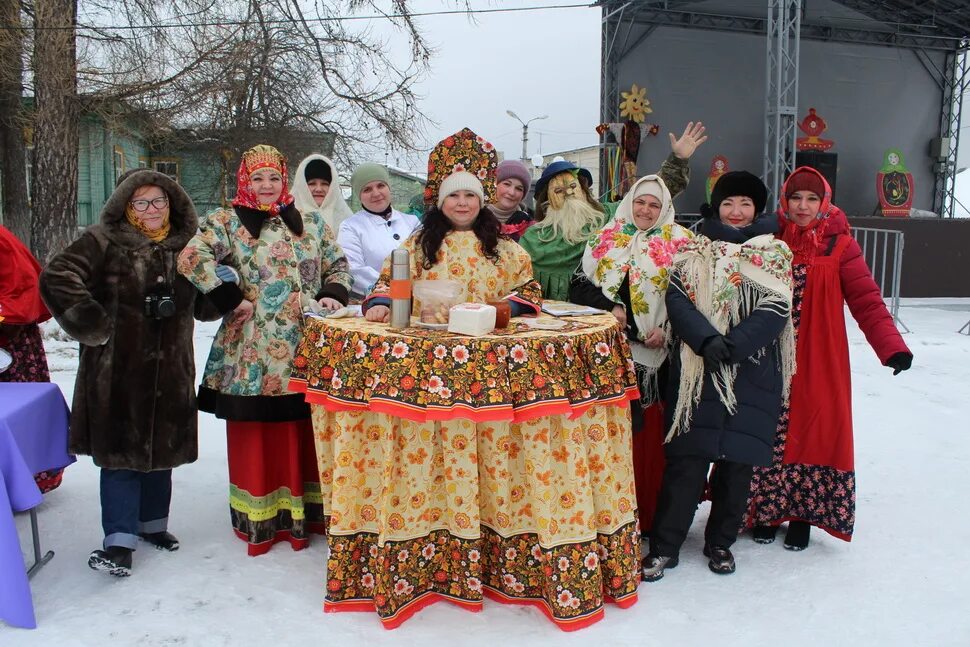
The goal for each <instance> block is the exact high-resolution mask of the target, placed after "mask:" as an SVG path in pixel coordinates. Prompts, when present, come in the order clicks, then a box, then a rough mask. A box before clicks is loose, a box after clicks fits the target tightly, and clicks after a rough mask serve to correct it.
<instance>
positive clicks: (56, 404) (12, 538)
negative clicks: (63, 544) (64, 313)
mask: <svg viewBox="0 0 970 647" xmlns="http://www.w3.org/2000/svg"><path fill="white" fill-rule="evenodd" d="M68 420H69V411H68V408H67V403H65V402H64V396H63V395H61V391H60V389H59V388H58V386H57V385H56V384H52V383H49V382H45V383H5V384H0V573H2V576H0V620H3V621H4V622H6V623H7V624H9V625H12V626H15V627H23V628H27V629H33V628H35V627H36V626H37V621H36V619H35V617H34V604H33V599H32V597H31V594H30V584H29V578H30V577H32V576H33V575H34V574H35V573H36V572H37V571H38V570H39V569H40V568H41V567H42V566H43V565H44V564H46V563H47V562H48V561H50V559H51V558H52V557H53V556H54V553H53V552H52V551H48V552H47V554H45V555H42V553H41V550H40V537H39V531H38V525H37V510H36V508H37V506H38V505H40V503H41V502H42V501H43V500H44V497H43V495H42V494H41V492H40V489H38V487H37V484H36V483H35V482H34V474H37V473H38V472H43V471H45V470H55V469H60V468H62V467H67V466H68V465H70V464H71V463H73V462H74V460H75V459H74V457H73V456H71V455H70V454H68V453H67V433H68ZM7 510H9V511H10V513H9V514H7ZM28 510H29V511H30V512H29V514H30V525H31V533H32V536H33V552H34V563H33V564H32V565H31V566H30V567H29V568H26V567H25V564H24V556H23V553H22V552H21V550H20V538H19V537H18V535H17V526H16V523H15V522H14V513H16V512H24V511H28Z"/></svg>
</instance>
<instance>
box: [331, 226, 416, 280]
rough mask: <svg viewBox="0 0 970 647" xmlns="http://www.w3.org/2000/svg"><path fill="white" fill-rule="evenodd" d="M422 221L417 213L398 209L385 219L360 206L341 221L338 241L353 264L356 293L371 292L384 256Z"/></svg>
mask: <svg viewBox="0 0 970 647" xmlns="http://www.w3.org/2000/svg"><path fill="white" fill-rule="evenodd" d="M420 224H421V222H420V221H419V220H418V218H417V216H412V215H411V214H409V213H401V212H400V211H398V210H397V209H394V210H392V211H391V216H390V218H388V219H387V220H386V221H385V220H384V219H383V218H382V217H380V216H375V215H374V214H372V213H370V212H369V211H365V210H363V209H361V210H360V211H358V212H357V213H355V214H354V215H352V216H351V217H349V218H347V219H346V220H344V221H343V223H341V225H340V232H339V233H338V234H337V242H338V243H339V244H340V247H341V248H342V249H343V250H344V255H345V256H346V257H347V262H348V263H349V264H350V274H351V276H353V277H354V287H353V289H352V292H353V294H354V295H356V296H367V294H369V293H370V289H371V287H372V286H373V285H374V283H376V282H377V277H378V275H379V274H380V272H381V266H382V265H383V264H384V259H386V258H387V257H388V255H389V254H390V253H391V252H392V251H394V250H395V249H397V248H398V247H399V246H400V245H401V243H403V242H404V241H405V240H407V237H408V236H410V235H411V232H413V231H414V230H415V229H417V227H418V225H420ZM395 235H396V236H397V237H396V238H395Z"/></svg>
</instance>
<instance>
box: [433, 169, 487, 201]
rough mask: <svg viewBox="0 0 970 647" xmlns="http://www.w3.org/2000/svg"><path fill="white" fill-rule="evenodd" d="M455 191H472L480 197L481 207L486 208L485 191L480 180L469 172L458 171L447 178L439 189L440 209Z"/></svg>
mask: <svg viewBox="0 0 970 647" xmlns="http://www.w3.org/2000/svg"><path fill="white" fill-rule="evenodd" d="M455 191H471V192H472V193H474V194H475V195H477V196H478V199H479V201H480V202H481V206H483V207H484V206H485V190H484V189H482V183H481V182H479V180H478V178H477V177H475V176H474V175H472V174H471V173H469V172H468V171H458V172H457V173H452V174H451V175H449V176H448V177H446V178H445V180H444V182H442V183H441V187H440V188H439V189H438V203H437V204H438V208H439V209H440V208H441V205H443V204H444V203H445V198H447V197H448V196H449V195H451V194H452V193H454V192H455Z"/></svg>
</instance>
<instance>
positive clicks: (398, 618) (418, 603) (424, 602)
mask: <svg viewBox="0 0 970 647" xmlns="http://www.w3.org/2000/svg"><path fill="white" fill-rule="evenodd" d="M436 602H450V603H451V604H454V605H456V606H459V607H461V608H463V609H465V610H466V611H471V612H472V613H478V612H479V611H481V610H482V601H481V600H475V601H473V600H462V599H461V598H455V597H452V596H450V595H445V594H444V593H439V592H437V591H428V592H426V593H422V594H421V595H419V596H418V597H416V598H414V599H413V600H411V601H410V602H408V603H407V604H405V605H404V606H402V607H401V608H400V609H398V610H397V612H396V613H395V614H394V615H391V616H388V617H386V618H381V619H380V620H381V624H382V625H383V626H384V628H385V629H397V628H398V627H400V626H401V625H402V624H404V623H405V622H406V621H407V620H409V619H410V618H411V617H412V616H413V615H414V614H416V613H417V612H418V611H421V610H422V609H424V608H425V607H429V606H431V605H432V604H435V603H436ZM376 610H377V608H376V607H375V606H374V601H373V600H372V599H369V598H368V599H365V600H344V601H342V602H331V601H329V600H324V601H323V612H324V613H354V612H362V611H367V612H370V613H373V612H375V611H376Z"/></svg>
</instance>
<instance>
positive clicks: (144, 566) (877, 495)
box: [0, 299, 970, 647]
mask: <svg viewBox="0 0 970 647" xmlns="http://www.w3.org/2000/svg"><path fill="white" fill-rule="evenodd" d="M900 315H901V318H902V320H903V322H904V323H905V324H906V325H907V326H908V327H909V328H910V329H911V330H912V333H911V334H909V335H907V336H906V340H907V342H908V343H909V345H910V347H911V348H912V350H913V352H914V354H915V356H916V359H915V364H914V367H913V369H912V370H910V371H909V372H907V373H903V374H902V375H900V376H898V377H893V376H892V372H891V370H890V369H887V368H884V367H882V366H880V365H879V363H878V361H877V360H876V358H875V355H874V354H873V353H872V351H871V350H870V349H869V348H868V346H867V345H866V343H865V340H864V339H863V337H862V335H861V333H860V332H859V331H858V329H857V328H856V327H855V326H854V325H853V324H851V323H850V343H851V353H852V367H853V388H854V394H855V399H854V402H855V424H856V462H857V465H856V467H857V472H858V486H859V491H858V517H857V524H856V536H855V540H854V541H853V542H852V543H851V544H846V543H843V542H840V541H837V540H834V539H832V538H830V537H828V536H825V535H823V534H821V533H815V534H813V537H812V544H811V546H810V548H809V550H807V551H805V552H802V553H791V552H788V551H786V550H784V549H783V548H782V546H781V542H780V541H778V542H776V543H775V544H772V545H770V546H758V545H756V544H754V543H753V542H752V541H751V540H750V539H749V538H748V537H746V536H745V537H742V538H741V539H740V540H739V541H738V543H737V544H736V547H735V554H736V557H737V561H738V571H737V573H736V574H735V575H733V576H730V577H719V576H716V575H714V574H712V573H711V572H709V571H708V570H707V565H706V559H705V558H704V557H702V555H701V546H702V533H703V523H704V520H705V519H706V517H707V506H706V505H705V506H703V507H702V508H701V510H700V511H699V513H698V515H697V519H696V521H695V525H694V527H693V529H692V530H691V535H690V537H689V539H688V541H687V544H686V545H685V547H684V550H683V552H682V554H681V565H680V566H679V567H678V568H677V569H676V570H674V571H671V572H670V573H669V574H668V575H667V577H665V578H664V579H663V580H662V581H660V582H657V583H653V584H643V585H641V587H640V601H639V603H638V604H637V605H636V606H634V607H633V608H631V609H627V610H620V609H616V608H614V607H608V608H607V611H606V617H605V619H604V620H603V621H602V622H600V623H598V624H597V625H594V626H592V627H590V628H588V629H585V630H582V631H579V632H576V633H568V634H567V633H563V632H561V631H559V630H558V629H557V628H555V627H554V626H553V625H552V624H551V623H550V622H549V621H548V620H546V618H545V617H544V616H542V615H541V614H540V613H539V612H538V611H536V610H534V609H530V608H524V607H513V606H505V605H502V604H499V603H495V602H491V601H487V600H486V602H485V609H484V611H483V612H482V613H479V614H473V613H469V612H466V611H462V610H460V609H458V608H456V607H454V606H451V605H448V604H437V605H434V606H432V607H430V608H428V609H426V610H424V611H422V612H420V613H419V614H418V615H416V616H415V617H414V618H412V619H411V620H410V621H408V622H407V623H405V624H404V625H403V626H402V627H401V628H399V629H396V630H394V631H386V630H384V629H383V628H382V627H381V626H380V624H379V622H378V620H377V616H376V615H375V614H370V613H352V614H324V613H323V611H322V604H323V595H324V581H325V579H324V577H325V568H326V559H325V558H326V547H325V545H324V542H323V541H322V539H317V541H316V542H314V543H313V544H312V546H311V547H310V548H309V549H307V550H305V551H302V552H293V551H292V550H290V548H289V547H288V546H286V545H277V546H276V547H275V548H274V549H273V550H271V551H270V552H269V553H268V554H267V555H264V556H261V557H257V558H250V557H247V556H246V549H245V546H244V545H243V544H242V543H241V542H240V541H239V540H238V539H236V538H235V537H234V536H233V534H232V533H231V531H230V526H229V513H228V512H229V511H228V505H227V495H228V485H227V473H226V461H225V450H226V448H225V432H224V429H225V427H224V424H223V423H222V422H221V421H217V420H216V419H215V418H213V417H212V416H209V415H207V414H204V415H202V417H201V421H200V446H201V447H200V455H199V460H198V461H197V462H196V463H194V464H192V465H187V466H184V467H181V468H179V469H177V470H175V485H174V499H173V502H172V516H171V529H172V531H173V532H174V533H175V534H177V535H178V537H179V538H180V539H181V541H182V548H181V550H179V551H178V552H176V553H161V552H157V551H155V550H152V549H149V548H146V547H142V548H141V549H140V550H138V551H137V552H136V553H135V563H134V573H133V575H132V577H130V578H128V579H115V578H112V577H110V576H108V575H106V574H103V573H96V572H94V571H92V570H90V569H89V568H88V566H87V557H88V554H89V553H90V551H91V550H93V549H95V548H98V547H100V542H101V531H100V507H99V501H98V470H97V469H96V468H95V467H94V466H93V465H92V463H91V461H90V459H89V458H87V457H81V458H79V459H78V463H77V464H75V465H73V466H72V467H70V468H69V469H68V471H67V473H66V475H65V479H64V484H63V485H62V486H61V487H60V488H59V489H58V490H56V491H54V492H53V493H51V494H49V495H48V496H47V498H46V501H45V502H44V503H43V504H42V506H41V508H40V525H41V531H42V533H43V542H44V548H45V550H46V549H53V550H54V551H55V552H56V556H55V557H54V559H53V561H52V562H51V563H50V564H48V565H47V566H46V567H45V568H44V569H42V570H41V572H40V573H39V574H38V575H37V576H36V577H35V578H34V579H33V581H32V588H33V594H34V605H35V609H36V613H37V621H38V624H39V628H38V629H36V630H34V631H28V630H22V629H14V628H11V627H8V626H6V625H2V624H0V645H3V646H4V647H17V646H20V645H41V644H44V645H100V644H112V645H135V644H138V645H204V646H206V647H209V646H218V645H255V644H259V643H270V642H272V643H273V644H282V645H329V646H333V645H354V644H369V645H395V646H405V645H419V644H420V645H425V646H427V645H446V644H447V645H490V646H494V645H496V644H497V642H499V641H501V642H502V643H504V644H507V645H509V646H510V647H511V646H517V645H525V644H530V645H545V644H550V645H551V644H555V645H557V646H563V647H567V646H571V645H595V644H599V645H610V647H613V646H614V645H659V644H671V643H673V642H676V644H677V645H700V644H715V645H718V646H719V647H722V646H726V645H744V646H745V647H752V646H754V645H761V644H770V643H776V644H784V645H787V646H796V645H824V644H834V645H968V644H970V613H968V612H967V610H968V609H970V587H968V586H967V584H966V573H967V570H968V567H970V551H968V548H967V539H968V538H970V515H968V514H967V511H968V508H967V503H966V500H965V498H964V497H966V496H967V495H966V493H965V492H963V488H964V487H966V482H967V477H968V474H970V397H968V395H970V337H967V336H963V335H959V334H957V332H956V331H957V329H958V328H960V326H962V325H963V324H964V323H965V322H966V321H967V319H970V300H966V299H964V300H959V299H956V300H955V299H921V300H905V301H904V307H903V308H902V310H901V313H900ZM213 331H214V329H213V327H212V325H206V326H200V327H199V328H197V330H196V356H197V358H198V362H199V366H200V370H201V365H202V362H203V361H204V358H205V356H206V353H207V352H208V349H209V344H210V342H211V337H212V334H213ZM48 349H49V351H48V352H49V353H50V364H51V368H52V370H53V371H54V380H55V381H56V382H57V383H58V385H59V386H60V387H61V389H62V390H63V392H64V393H65V394H66V395H67V398H68V401H69V402H70V394H71V393H72V390H73V386H74V371H75V370H76V362H77V360H76V357H77V354H76V349H75V345H74V344H73V342H69V341H64V340H57V339H49V340H48ZM820 406H824V403H820ZM17 526H18V529H19V531H20V538H21V543H22V545H23V548H24V551H25V552H27V550H28V546H29V542H30V530H29V524H28V518H27V515H25V514H24V515H19V516H18V517H17ZM0 576H2V575H0Z"/></svg>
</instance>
